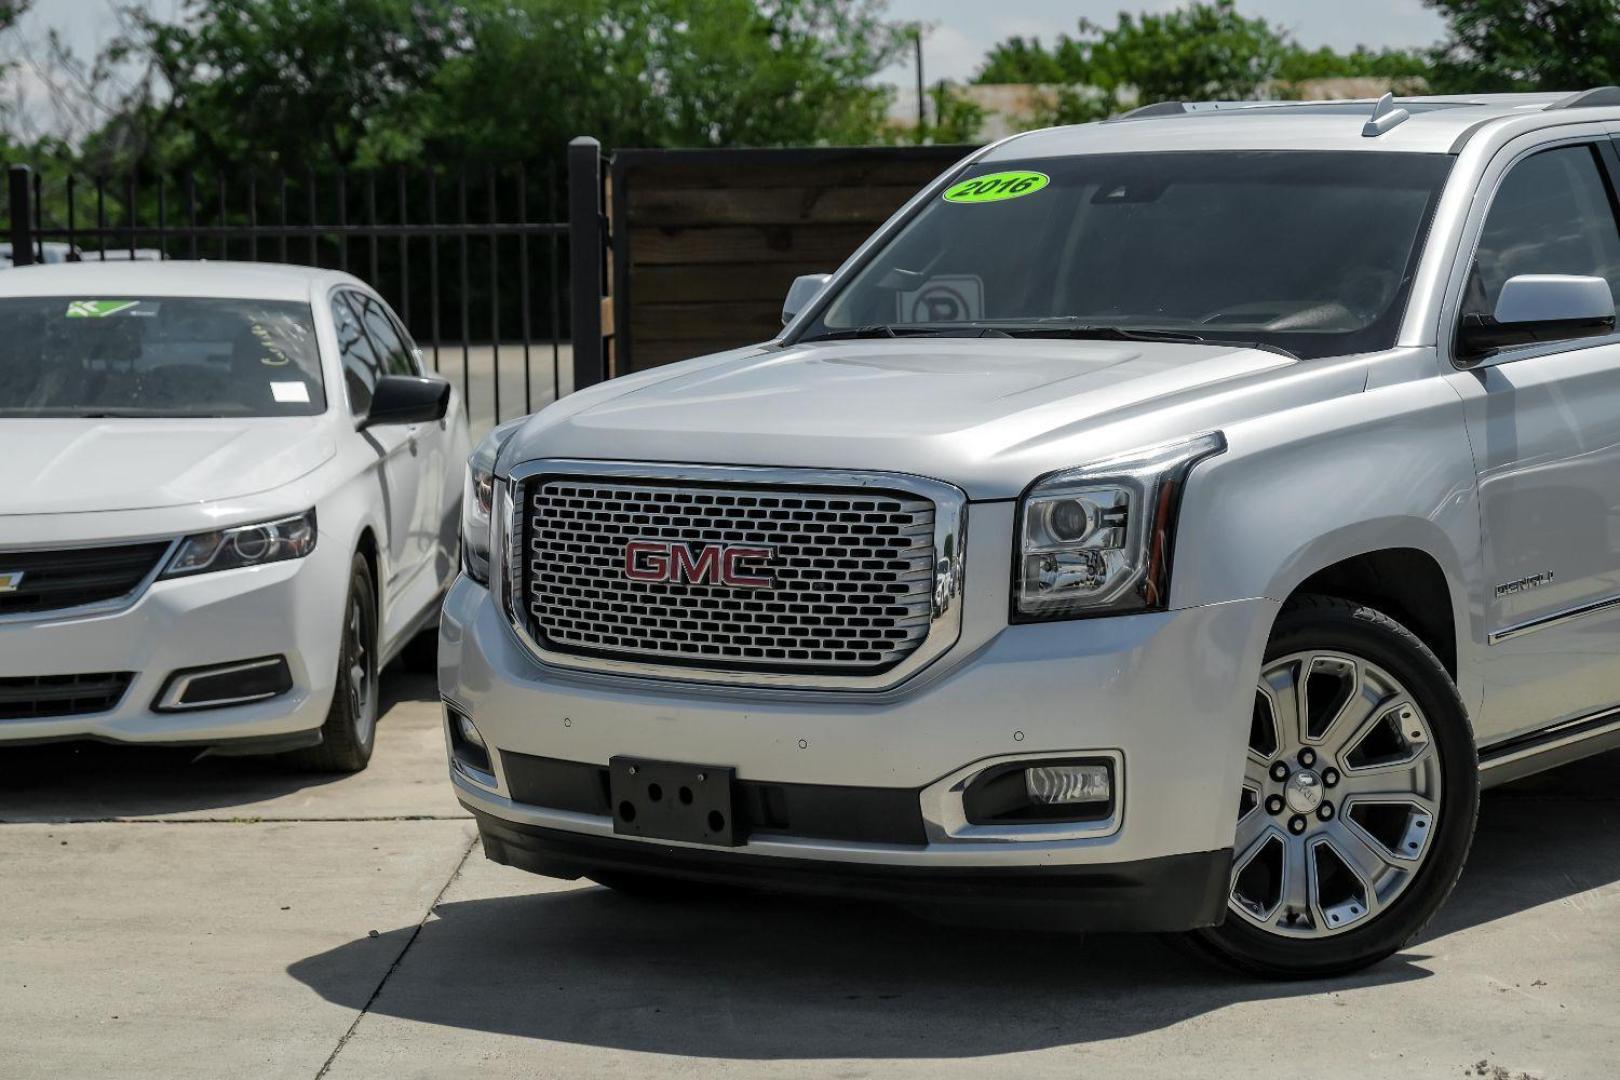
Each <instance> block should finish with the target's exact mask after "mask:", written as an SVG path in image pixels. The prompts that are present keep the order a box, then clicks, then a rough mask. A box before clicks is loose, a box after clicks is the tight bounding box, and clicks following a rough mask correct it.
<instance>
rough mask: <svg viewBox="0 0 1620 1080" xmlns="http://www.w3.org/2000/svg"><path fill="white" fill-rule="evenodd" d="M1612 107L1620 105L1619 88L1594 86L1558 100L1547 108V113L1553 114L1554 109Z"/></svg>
mask: <svg viewBox="0 0 1620 1080" xmlns="http://www.w3.org/2000/svg"><path fill="white" fill-rule="evenodd" d="M1613 105H1620V86H1596V87H1593V88H1592V89H1590V90H1582V91H1581V92H1580V93H1578V94H1571V95H1569V97H1567V98H1560V99H1559V100H1557V101H1555V102H1553V103H1552V104H1551V105H1549V106H1547V111H1548V112H1553V111H1554V110H1556V109H1600V108H1603V107H1605V106H1613Z"/></svg>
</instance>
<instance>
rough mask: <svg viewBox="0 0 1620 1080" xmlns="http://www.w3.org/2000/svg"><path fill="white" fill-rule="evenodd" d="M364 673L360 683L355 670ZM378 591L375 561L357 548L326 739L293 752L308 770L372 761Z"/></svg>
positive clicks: (355, 767) (351, 767)
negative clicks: (373, 571) (368, 560)
mask: <svg viewBox="0 0 1620 1080" xmlns="http://www.w3.org/2000/svg"><path fill="white" fill-rule="evenodd" d="M355 670H358V671H359V672H360V673H361V675H360V677H359V679H358V685H356V679H355V676H354V675H353V674H351V673H352V672H353V671H355ZM377 676H378V672H377V593H376V589H375V587H374V585H373V583H372V579H371V567H370V566H368V565H367V564H366V560H365V557H364V556H362V555H360V554H358V553H356V554H355V556H354V560H353V562H352V563H351V565H350V570H349V592H348V597H347V599H346V600H345V602H344V605H343V636H342V641H341V644H340V645H339V647H338V660H337V682H336V685H335V687H334V689H333V691H332V707H331V708H330V709H329V710H328V711H327V714H326V723H325V724H323V725H322V726H321V743H320V745H319V746H312V747H310V748H308V749H307V750H298V751H295V752H294V753H292V754H289V755H287V759H288V763H289V764H290V765H292V766H293V767H294V768H297V769H300V770H303V771H308V772H327V773H357V772H359V771H361V770H362V769H364V768H365V767H366V765H367V764H368V763H370V761H371V751H372V749H373V748H374V747H375V746H376V743H377Z"/></svg>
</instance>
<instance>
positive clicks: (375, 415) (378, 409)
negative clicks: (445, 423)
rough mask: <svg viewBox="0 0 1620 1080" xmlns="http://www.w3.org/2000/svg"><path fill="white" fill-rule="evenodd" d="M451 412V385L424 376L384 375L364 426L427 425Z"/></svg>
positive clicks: (372, 394)
mask: <svg viewBox="0 0 1620 1080" xmlns="http://www.w3.org/2000/svg"><path fill="white" fill-rule="evenodd" d="M449 409H450V384H449V383H448V382H447V381H445V380H444V379H436V378H429V377H427V376H423V375H384V376H383V377H382V378H380V379H378V380H377V385H376V386H375V387H373V388H372V391H371V409H370V411H368V412H367V413H366V418H365V420H363V421H361V423H360V427H361V428H362V429H364V428H372V427H380V426H382V425H384V424H427V423H432V422H433V421H435V420H443V419H444V414H445V413H446V412H448V411H449Z"/></svg>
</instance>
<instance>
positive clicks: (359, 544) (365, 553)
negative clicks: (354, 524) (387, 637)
mask: <svg viewBox="0 0 1620 1080" xmlns="http://www.w3.org/2000/svg"><path fill="white" fill-rule="evenodd" d="M354 549H355V551H356V552H358V553H359V555H360V557H361V558H363V559H365V560H366V568H367V569H369V570H370V571H371V590H372V597H371V600H372V603H374V604H376V605H377V625H378V627H381V626H382V574H381V572H380V571H381V570H382V567H380V566H379V565H378V564H377V537H376V535H375V534H374V533H373V532H372V531H371V526H369V525H368V526H366V527H365V528H363V529H361V530H360V539H359V540H358V541H356V542H355V545H354Z"/></svg>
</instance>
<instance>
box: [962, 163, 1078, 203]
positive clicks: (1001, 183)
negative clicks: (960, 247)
mask: <svg viewBox="0 0 1620 1080" xmlns="http://www.w3.org/2000/svg"><path fill="white" fill-rule="evenodd" d="M1051 182H1052V178H1051V177H1049V176H1047V175H1046V174H1045V173H1039V172H1025V171H1023V170H1017V171H1014V172H996V173H989V174H987V175H985V176H975V177H974V178H973V179H972V180H963V181H962V182H961V183H959V184H952V185H951V186H950V187H948V188H946V189H945V201H946V202H955V203H981V202H1000V201H1001V200H1002V199H1017V198H1021V197H1022V196H1025V195H1033V194H1035V193H1036V192H1037V191H1039V190H1041V188H1043V187H1045V186H1046V185H1047V184H1049V183H1051Z"/></svg>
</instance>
